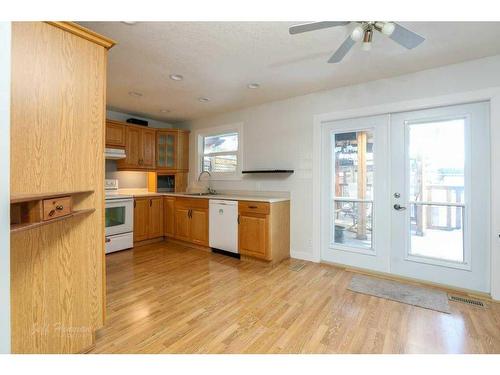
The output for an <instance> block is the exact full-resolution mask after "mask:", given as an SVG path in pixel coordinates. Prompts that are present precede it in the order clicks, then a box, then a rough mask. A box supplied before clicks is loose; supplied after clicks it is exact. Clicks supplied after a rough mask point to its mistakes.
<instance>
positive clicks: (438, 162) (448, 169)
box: [408, 119, 465, 262]
mask: <svg viewBox="0 0 500 375" xmlns="http://www.w3.org/2000/svg"><path fill="white" fill-rule="evenodd" d="M408 134H409V170H410V173H409V179H410V181H409V190H410V191H409V194H410V196H409V200H410V202H409V203H410V204H409V208H410V245H411V246H410V251H409V252H410V254H411V255H418V256H423V257H429V258H436V259H441V260H446V261H452V262H463V261H464V250H463V249H464V247H463V222H464V215H465V208H464V201H465V196H464V186H465V121H464V119H453V120H446V121H439V122H426V123H417V124H409V125H408ZM413 202H415V203H417V204H415V203H413ZM418 202H425V204H422V203H418Z"/></svg>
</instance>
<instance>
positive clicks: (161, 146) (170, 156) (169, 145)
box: [156, 131, 177, 169]
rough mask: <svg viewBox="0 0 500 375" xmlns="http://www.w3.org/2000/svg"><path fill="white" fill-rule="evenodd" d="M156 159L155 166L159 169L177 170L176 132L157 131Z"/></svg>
mask: <svg viewBox="0 0 500 375" xmlns="http://www.w3.org/2000/svg"><path fill="white" fill-rule="evenodd" d="M156 137H157V138H156V143H157V147H156V149H157V157H156V158H157V159H156V166H157V168H159V169H177V167H176V151H177V132H171V131H159V132H158V133H157V136H156Z"/></svg>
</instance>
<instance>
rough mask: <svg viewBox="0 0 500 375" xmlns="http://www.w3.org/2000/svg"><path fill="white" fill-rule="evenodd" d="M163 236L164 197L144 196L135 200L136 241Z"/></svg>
mask: <svg viewBox="0 0 500 375" xmlns="http://www.w3.org/2000/svg"><path fill="white" fill-rule="evenodd" d="M162 236H163V198H162V197H161V196H158V197H142V198H135V200H134V242H140V241H145V240H151V239H154V238H158V237H162Z"/></svg>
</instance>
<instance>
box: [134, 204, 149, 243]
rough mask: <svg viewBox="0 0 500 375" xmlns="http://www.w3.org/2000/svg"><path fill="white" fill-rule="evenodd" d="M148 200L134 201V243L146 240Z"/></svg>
mask: <svg viewBox="0 0 500 375" xmlns="http://www.w3.org/2000/svg"><path fill="white" fill-rule="evenodd" d="M148 221H149V199H147V198H143V199H136V200H135V201H134V242H137V241H144V240H147V239H148V235H149V233H148Z"/></svg>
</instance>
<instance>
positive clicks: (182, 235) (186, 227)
mask: <svg viewBox="0 0 500 375" xmlns="http://www.w3.org/2000/svg"><path fill="white" fill-rule="evenodd" d="M175 237H176V238H177V239H179V240H182V241H189V242H191V241H190V239H191V209H190V208H185V207H176V208H175Z"/></svg>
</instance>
